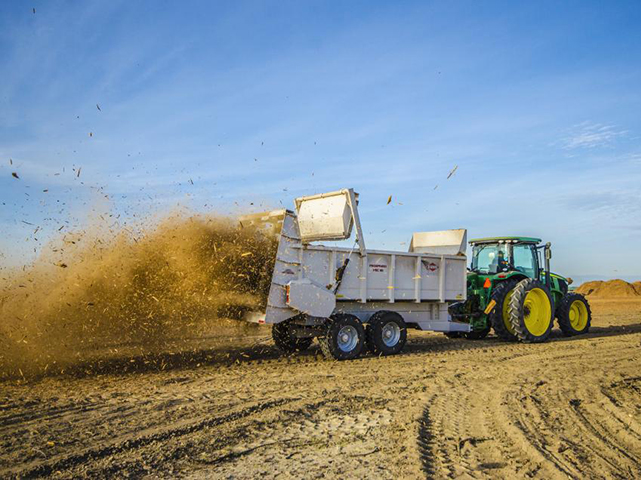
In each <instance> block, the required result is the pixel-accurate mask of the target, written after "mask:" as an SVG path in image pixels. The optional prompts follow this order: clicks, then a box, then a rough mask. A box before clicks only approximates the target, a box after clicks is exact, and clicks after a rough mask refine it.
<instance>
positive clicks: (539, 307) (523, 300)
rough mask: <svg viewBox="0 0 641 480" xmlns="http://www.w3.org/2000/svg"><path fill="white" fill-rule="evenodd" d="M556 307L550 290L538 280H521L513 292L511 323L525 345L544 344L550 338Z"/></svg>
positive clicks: (510, 310)
mask: <svg viewBox="0 0 641 480" xmlns="http://www.w3.org/2000/svg"><path fill="white" fill-rule="evenodd" d="M553 307H554V305H553V302H552V295H550V291H549V290H548V288H547V287H546V286H545V285H544V284H543V283H541V282H539V281H538V280H534V279H532V278H526V279H525V280H521V281H520V282H519V283H518V284H517V285H516V287H514V290H513V291H512V298H511V299H510V308H509V314H510V321H511V322H512V328H513V329H514V332H515V333H516V336H517V337H518V338H519V340H521V341H522V342H524V343H539V342H544V341H546V340H547V338H548V337H549V336H550V331H551V330H552V323H553V320H554V313H553V312H554V308H553Z"/></svg>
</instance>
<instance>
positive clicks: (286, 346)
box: [272, 320, 314, 353]
mask: <svg viewBox="0 0 641 480" xmlns="http://www.w3.org/2000/svg"><path fill="white" fill-rule="evenodd" d="M272 338H273V339H274V343H275V344H276V346H277V347H278V349H279V350H280V351H282V352H285V353H294V352H300V351H303V350H307V349H308V348H309V346H310V345H311V344H312V342H313V341H314V339H313V338H296V337H295V336H294V335H293V333H292V329H291V324H290V323H289V322H288V321H287V320H285V321H284V322H280V323H276V324H274V326H273V327H272Z"/></svg>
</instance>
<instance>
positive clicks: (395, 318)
mask: <svg viewBox="0 0 641 480" xmlns="http://www.w3.org/2000/svg"><path fill="white" fill-rule="evenodd" d="M366 338H367V347H368V348H369V350H370V351H371V352H372V353H373V354H374V355H395V354H397V353H399V352H400V351H401V350H402V349H403V347H404V346H405V342H406V341H407V326H406V325H405V321H404V320H403V317H401V316H400V315H399V314H398V313H396V312H389V311H385V310H381V311H379V312H376V313H375V314H374V315H372V316H371V317H370V319H369V323H368V324H367V330H366Z"/></svg>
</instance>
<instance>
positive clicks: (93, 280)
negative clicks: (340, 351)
mask: <svg viewBox="0 0 641 480" xmlns="http://www.w3.org/2000/svg"><path fill="white" fill-rule="evenodd" d="M58 235H59V236H60V237H59V238H58V239H56V240H55V241H52V242H51V243H50V244H49V245H48V246H47V247H46V248H45V249H43V251H42V252H41V254H40V256H39V258H38V259H37V261H36V262H34V264H33V265H31V266H29V267H27V268H25V269H22V270H20V271H12V272H3V274H2V276H1V277H0V378H27V377H29V376H34V375H35V376H40V375H43V374H58V373H61V372H64V371H65V370H67V369H69V368H70V367H73V366H74V365H78V364H87V362H89V363H91V362H92V361H96V362H100V361H102V359H104V357H105V356H109V355H112V356H113V355H114V354H120V355H122V354H123V352H127V353H126V354H127V355H132V357H133V356H140V355H147V354H155V353H160V352H166V351H168V350H171V351H180V350H181V347H182V349H183V350H186V349H188V348H190V347H189V341H193V339H195V338H198V337H199V336H201V335H212V333H213V334H214V335H215V334H216V332H217V330H218V331H221V330H222V329H224V328H227V329H229V328H230V325H234V324H235V325H237V326H238V328H241V331H243V328H244V327H240V325H241V324H240V322H234V321H233V320H238V319H241V318H242V316H243V315H244V314H245V313H246V312H247V311H248V310H254V309H261V308H264V306H265V304H266V301H267V294H268V292H269V286H270V282H271V274H272V270H273V262H274V258H275V251H276V247H277V245H276V241H275V239H273V238H268V237H266V236H265V235H263V234H262V233H261V232H259V231H258V230H255V229H252V228H247V227H245V228H241V226H240V225H239V222H237V221H234V220H233V219H231V218H221V217H209V216H204V215H195V216H189V217H188V218H185V217H184V216H173V217H168V218H165V219H164V220H162V221H160V222H159V223H158V224H157V225H155V226H153V227H150V228H147V229H146V230H143V231H142V232H140V233H139V234H134V233H133V232H132V231H131V230H129V229H126V228H123V229H121V230H120V231H118V232H113V233H108V234H107V233H105V232H104V231H103V230H100V229H95V231H92V229H88V231H85V232H76V233H70V232H61V233H59V234H58ZM132 361H133V360H132Z"/></svg>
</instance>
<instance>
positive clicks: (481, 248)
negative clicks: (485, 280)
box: [471, 244, 510, 274]
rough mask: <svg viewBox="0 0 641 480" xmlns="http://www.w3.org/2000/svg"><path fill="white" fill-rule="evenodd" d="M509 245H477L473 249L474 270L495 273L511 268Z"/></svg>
mask: <svg viewBox="0 0 641 480" xmlns="http://www.w3.org/2000/svg"><path fill="white" fill-rule="evenodd" d="M509 258H510V257H509V252H508V249H507V245H502V244H499V245H497V244H485V245H475V246H474V249H473V251H472V268H471V269H472V270H473V271H475V272H479V273H484V274H495V273H498V272H502V271H505V270H506V268H507V269H509V266H508V259H509Z"/></svg>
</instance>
